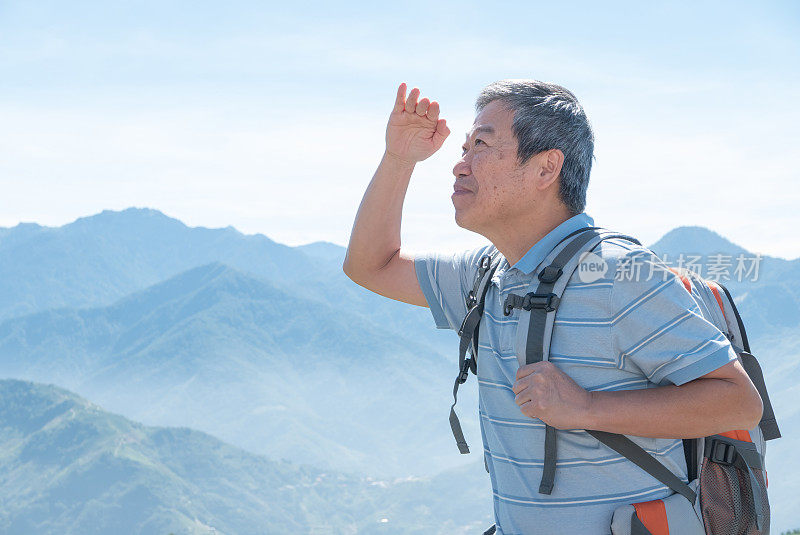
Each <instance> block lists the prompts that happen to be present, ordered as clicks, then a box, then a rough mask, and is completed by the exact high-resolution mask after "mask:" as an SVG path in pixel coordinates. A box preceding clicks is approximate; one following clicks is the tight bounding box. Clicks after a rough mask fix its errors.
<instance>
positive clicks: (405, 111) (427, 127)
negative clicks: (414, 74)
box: [386, 82, 450, 164]
mask: <svg viewBox="0 0 800 535" xmlns="http://www.w3.org/2000/svg"><path fill="white" fill-rule="evenodd" d="M448 135H450V129H449V128H447V124H446V122H445V120H444V119H439V103H438V102H436V101H435V100H434V101H433V102H431V101H430V100H428V98H427V97H426V98H423V99H422V100H419V89H417V88H416V87H415V88H413V89H412V90H411V93H409V95H408V99H406V84H405V82H404V83H402V84H400V87H398V88H397V98H396V99H395V102H394V108H393V109H392V113H391V114H390V115H389V124H388V125H387V126H386V153H387V154H388V155H390V156H392V157H394V158H397V159H399V160H402V161H404V162H408V163H412V164H414V163H416V162H421V161H422V160H425V159H427V158H428V157H429V156H430V155H431V154H433V153H434V152H436V151H437V150H439V149H440V148H441V146H442V143H444V140H445V139H446V138H447V136H448Z"/></svg>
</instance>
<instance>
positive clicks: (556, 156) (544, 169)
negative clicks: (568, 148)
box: [536, 149, 564, 190]
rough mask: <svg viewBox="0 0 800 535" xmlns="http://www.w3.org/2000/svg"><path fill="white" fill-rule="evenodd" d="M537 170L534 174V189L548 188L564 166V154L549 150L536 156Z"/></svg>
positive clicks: (559, 151) (556, 150)
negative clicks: (537, 158) (537, 161)
mask: <svg viewBox="0 0 800 535" xmlns="http://www.w3.org/2000/svg"><path fill="white" fill-rule="evenodd" d="M538 157H539V168H538V169H537V172H536V188H537V189H540V190H543V189H547V188H549V187H550V185H551V184H552V183H553V182H555V181H556V180H557V179H558V177H559V175H560V174H561V168H562V167H563V165H564V153H563V152H561V150H559V149H550V150H546V151H542V152H540V153H539V154H538Z"/></svg>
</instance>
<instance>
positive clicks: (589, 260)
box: [578, 251, 608, 282]
mask: <svg viewBox="0 0 800 535" xmlns="http://www.w3.org/2000/svg"><path fill="white" fill-rule="evenodd" d="M580 258H581V260H580V263H579V264H578V278H579V279H580V281H581V282H594V281H596V280H598V279H600V278H602V277H603V275H605V274H606V272H607V271H608V264H607V263H606V261H605V260H603V259H602V258H600V257H599V256H597V255H596V254H594V253H592V252H590V251H586V252H584V253H583V254H581V257H580Z"/></svg>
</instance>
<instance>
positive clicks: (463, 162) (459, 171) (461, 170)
mask: <svg viewBox="0 0 800 535" xmlns="http://www.w3.org/2000/svg"><path fill="white" fill-rule="evenodd" d="M471 172H472V170H471V169H470V166H469V163H468V162H467V158H466V157H463V158H461V159H460V160H459V161H458V162H457V163H456V165H455V167H453V176H455V177H456V178H461V177H462V176H468V175H469V174H470V173H471Z"/></svg>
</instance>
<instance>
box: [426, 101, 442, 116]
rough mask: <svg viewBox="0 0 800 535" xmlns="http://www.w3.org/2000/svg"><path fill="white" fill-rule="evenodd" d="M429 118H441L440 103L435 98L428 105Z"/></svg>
mask: <svg viewBox="0 0 800 535" xmlns="http://www.w3.org/2000/svg"><path fill="white" fill-rule="evenodd" d="M428 119H430V120H431V121H438V120H439V103H438V102H436V101H435V100H434V101H433V102H431V104H430V106H428Z"/></svg>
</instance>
